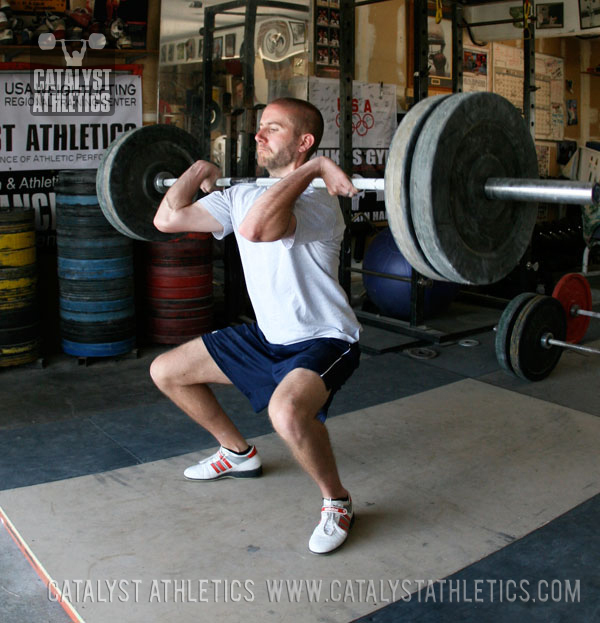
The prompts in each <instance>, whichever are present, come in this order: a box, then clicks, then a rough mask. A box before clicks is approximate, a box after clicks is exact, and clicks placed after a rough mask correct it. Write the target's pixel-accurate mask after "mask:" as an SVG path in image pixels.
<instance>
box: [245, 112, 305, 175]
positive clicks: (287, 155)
mask: <svg viewBox="0 0 600 623" xmlns="http://www.w3.org/2000/svg"><path fill="white" fill-rule="evenodd" d="M255 140H256V160H257V162H258V164H259V166H261V167H264V168H265V169H267V170H268V171H269V172H270V173H273V172H276V171H281V170H282V169H285V168H286V167H288V166H289V165H290V164H291V163H293V162H294V161H295V160H296V158H297V156H298V146H299V144H300V137H299V135H298V134H297V133H296V130H295V128H294V124H293V122H292V119H291V116H290V111H289V110H286V109H284V108H282V107H280V106H277V105H276V104H270V105H269V106H267V107H266V108H265V110H264V111H263V114H262V117H261V119H260V127H259V130H258V132H257V133H256V136H255Z"/></svg>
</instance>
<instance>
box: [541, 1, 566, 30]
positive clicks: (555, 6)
mask: <svg viewBox="0 0 600 623" xmlns="http://www.w3.org/2000/svg"><path fill="white" fill-rule="evenodd" d="M535 9H536V13H535V16H536V28H539V29H544V28H562V27H563V26H564V25H565V9H564V5H563V3H562V2H545V3H543V4H537V5H536V7H535Z"/></svg>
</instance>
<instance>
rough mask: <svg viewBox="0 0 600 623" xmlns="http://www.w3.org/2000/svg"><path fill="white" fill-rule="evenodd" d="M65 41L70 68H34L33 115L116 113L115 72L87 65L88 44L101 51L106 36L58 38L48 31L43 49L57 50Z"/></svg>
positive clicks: (64, 47)
mask: <svg viewBox="0 0 600 623" xmlns="http://www.w3.org/2000/svg"><path fill="white" fill-rule="evenodd" d="M57 43H60V44H61V47H62V50H63V54H64V57H65V63H66V68H65V69H62V68H46V69H34V70H33V71H32V81H31V84H32V88H31V91H32V97H31V100H30V107H31V114H33V115H43V116H48V115H65V114H70V115H90V114H92V115H100V116H102V115H111V114H112V113H113V112H114V98H113V97H111V94H112V93H113V91H114V75H113V73H114V72H113V71H112V70H111V69H97V68H91V69H86V68H83V59H84V57H85V53H86V50H87V48H88V46H89V47H90V48H91V49H94V50H101V49H102V48H104V46H105V45H106V37H105V36H104V35H103V34H100V33H93V34H91V35H90V36H89V39H58V40H57V39H56V38H55V37H54V35H53V34H52V33H44V34H42V35H40V37H39V39H38V45H39V47H40V49H42V50H53V49H54V48H55V46H56V44H57Z"/></svg>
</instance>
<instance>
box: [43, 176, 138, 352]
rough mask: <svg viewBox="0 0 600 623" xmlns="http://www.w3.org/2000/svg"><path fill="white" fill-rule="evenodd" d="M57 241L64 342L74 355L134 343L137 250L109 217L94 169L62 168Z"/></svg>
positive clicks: (120, 349) (114, 349) (128, 347)
mask: <svg viewBox="0 0 600 623" xmlns="http://www.w3.org/2000/svg"><path fill="white" fill-rule="evenodd" d="M55 191H56V244H57V247H58V287H59V306H60V332H61V347H62V349H63V351H64V352H65V353H67V354H68V355H74V356H76V357H110V356H113V355H122V354H124V353H128V352H130V351H131V350H132V349H133V348H134V346H135V305H134V276H133V249H132V242H131V240H130V239H129V238H127V237H125V236H123V235H122V234H120V233H119V232H117V231H116V230H115V229H114V228H113V227H112V225H110V223H109V222H108V221H107V220H106V217H105V216H104V215H103V213H102V210H101V209H100V206H99V204H98V198H97V196H96V172H95V171H61V172H60V173H59V176H58V181H57V183H56V185H55Z"/></svg>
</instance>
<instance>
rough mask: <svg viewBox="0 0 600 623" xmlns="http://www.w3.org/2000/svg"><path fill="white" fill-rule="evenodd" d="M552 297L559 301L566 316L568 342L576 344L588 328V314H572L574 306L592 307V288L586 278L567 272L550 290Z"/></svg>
mask: <svg viewBox="0 0 600 623" xmlns="http://www.w3.org/2000/svg"><path fill="white" fill-rule="evenodd" d="M552 296H553V298H555V299H556V300H557V301H559V302H560V304H561V305H562V306H563V309H564V310H565V314H566V316H567V337H566V340H565V341H567V342H569V344H578V343H579V342H581V340H582V339H583V337H584V336H585V334H586V331H587V330H588V326H589V324H590V318H589V316H577V315H574V314H573V311H572V310H573V309H574V308H579V309H585V310H587V311H590V310H591V309H592V290H591V288H590V284H589V283H588V281H587V279H586V278H585V277H584V276H583V275H580V274H578V273H568V274H566V275H564V277H561V279H560V280H559V282H558V283H557V284H556V286H555V287H554V290H553V292H552Z"/></svg>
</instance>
